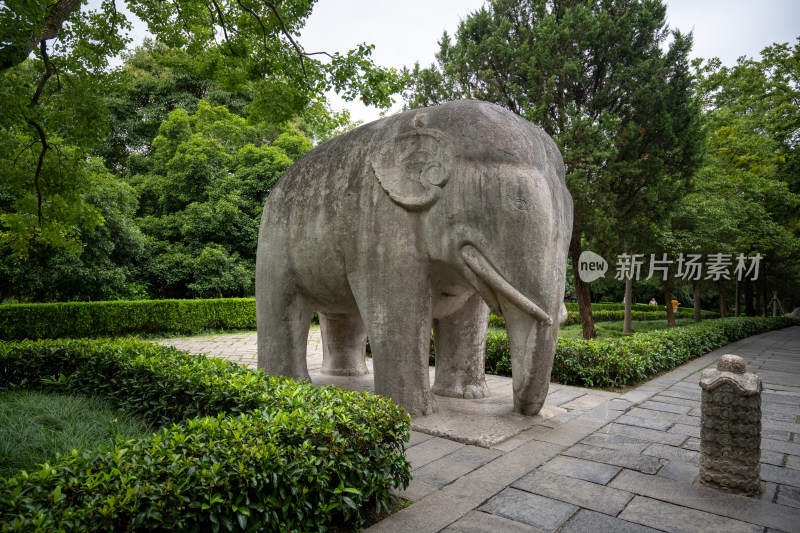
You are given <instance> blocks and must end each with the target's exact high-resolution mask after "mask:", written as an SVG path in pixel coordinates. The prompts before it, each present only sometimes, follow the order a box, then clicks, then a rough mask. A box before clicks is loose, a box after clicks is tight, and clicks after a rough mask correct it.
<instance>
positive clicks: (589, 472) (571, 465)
mask: <svg viewBox="0 0 800 533" xmlns="http://www.w3.org/2000/svg"><path fill="white" fill-rule="evenodd" d="M541 469H542V470H544V471H547V472H553V473H554V474H560V475H562V476H569V477H573V478H576V479H582V480H584V481H590V482H592V483H597V484H599V485H605V484H606V483H608V482H609V481H611V480H612V479H614V477H615V476H616V475H617V474H619V472H620V470H622V468H620V467H617V466H612V465H604V464H601V463H596V462H594V461H585V460H583V459H577V458H573V457H555V458H553V459H551V460H549V461H547V462H546V463H545V464H544V465H542V468H541Z"/></svg>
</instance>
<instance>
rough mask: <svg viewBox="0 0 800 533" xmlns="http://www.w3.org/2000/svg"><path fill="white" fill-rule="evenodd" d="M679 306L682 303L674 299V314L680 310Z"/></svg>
mask: <svg viewBox="0 0 800 533" xmlns="http://www.w3.org/2000/svg"><path fill="white" fill-rule="evenodd" d="M679 305H681V303H680V302H679V301H678V300H676V299H675V298H673V299H672V312H673V313H674V312H675V311H677V310H678V306H679Z"/></svg>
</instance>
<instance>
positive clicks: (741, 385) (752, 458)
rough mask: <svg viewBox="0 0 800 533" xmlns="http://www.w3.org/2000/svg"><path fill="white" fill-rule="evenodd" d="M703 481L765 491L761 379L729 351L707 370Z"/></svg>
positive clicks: (724, 487)
mask: <svg viewBox="0 0 800 533" xmlns="http://www.w3.org/2000/svg"><path fill="white" fill-rule="evenodd" d="M700 387H702V389H703V404H702V413H701V415H702V417H701V427H700V483H702V484H704V485H707V486H710V487H713V488H716V489H721V490H724V491H727V492H733V493H735V494H742V495H745V496H752V497H758V496H760V495H761V479H760V476H761V389H762V385H761V378H760V377H758V376H756V375H755V374H745V362H744V359H742V358H741V357H739V356H736V355H731V354H726V355H723V356H722V357H720V358H719V360H718V361H717V368H716V370H714V369H706V370H703V373H702V375H701V379H700Z"/></svg>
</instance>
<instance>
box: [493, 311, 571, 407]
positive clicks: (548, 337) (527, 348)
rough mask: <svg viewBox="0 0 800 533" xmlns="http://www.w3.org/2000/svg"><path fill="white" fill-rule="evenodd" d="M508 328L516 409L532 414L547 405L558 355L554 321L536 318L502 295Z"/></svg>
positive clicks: (504, 315)
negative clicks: (552, 322) (552, 372)
mask: <svg viewBox="0 0 800 533" xmlns="http://www.w3.org/2000/svg"><path fill="white" fill-rule="evenodd" d="M500 305H501V307H502V310H503V317H504V318H505V321H506V329H507V330H508V343H509V351H510V352H511V375H512V384H513V389H514V411H516V412H518V413H520V414H523V415H527V416H532V415H535V414H536V413H538V412H539V411H540V410H541V409H542V407H543V406H544V402H545V399H546V398H547V392H548V389H549V387H550V371H551V370H552V368H553V355H554V354H555V338H556V337H555V335H554V334H553V328H554V327H556V328H557V327H558V325H555V326H553V325H552V324H547V323H545V322H541V321H539V320H536V319H535V318H534V317H533V316H531V315H529V314H528V313H526V312H524V311H522V310H520V309H519V308H517V307H516V306H515V305H513V304H512V303H510V302H508V301H507V300H506V299H505V298H502V297H501V298H500Z"/></svg>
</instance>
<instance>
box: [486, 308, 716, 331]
mask: <svg viewBox="0 0 800 533" xmlns="http://www.w3.org/2000/svg"><path fill="white" fill-rule="evenodd" d="M565 305H566V306H567V321H566V322H564V325H565V326H571V325H573V324H580V323H581V316H580V313H579V312H578V309H577V307H578V306H577V304H565ZM632 307H633V310H632V311H631V317H632V319H633V320H665V319H666V318H667V311H666V310H665V309H664V307H662V306H656V305H642V304H639V305H633V306H632ZM592 315H593V316H594V321H595V322H616V321H618V320H624V318H625V306H624V304H592ZM675 316H676V317H677V318H689V317H692V316H694V309H689V308H686V309H684V308H680V307H679V308H678V310H677V311H676V313H675ZM701 316H702V317H703V318H719V313H716V312H714V311H701ZM489 325H490V326H492V327H495V328H505V327H506V323H505V320H503V317H500V316H495V315H489Z"/></svg>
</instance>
